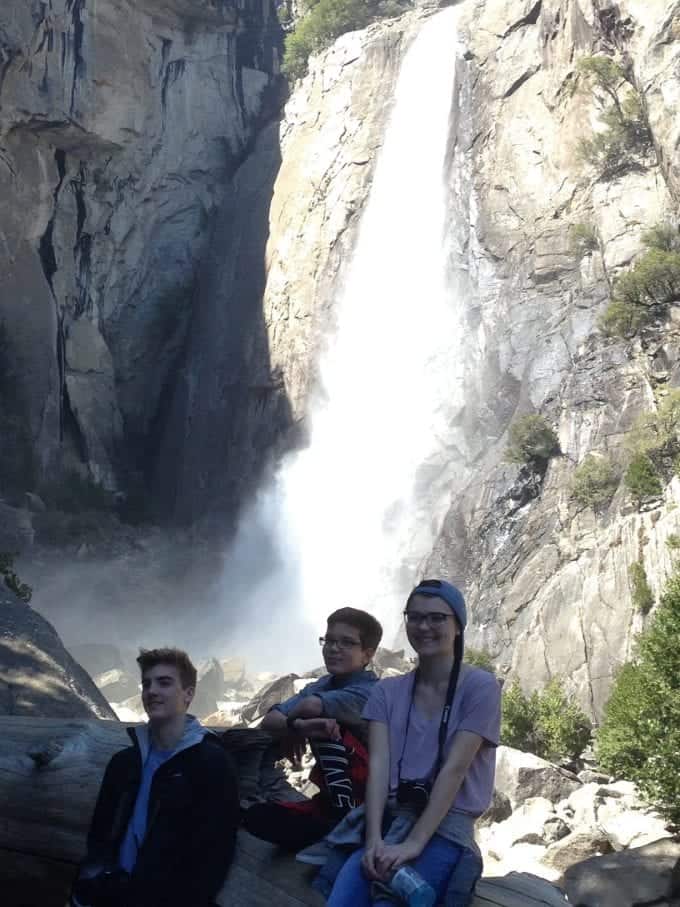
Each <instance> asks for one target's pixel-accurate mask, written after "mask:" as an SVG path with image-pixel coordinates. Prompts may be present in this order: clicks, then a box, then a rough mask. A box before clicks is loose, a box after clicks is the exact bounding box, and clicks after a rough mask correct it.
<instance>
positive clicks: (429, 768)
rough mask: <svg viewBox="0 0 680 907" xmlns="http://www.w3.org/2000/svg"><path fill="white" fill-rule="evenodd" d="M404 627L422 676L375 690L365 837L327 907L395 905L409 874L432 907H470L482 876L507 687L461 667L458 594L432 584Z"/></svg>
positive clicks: (462, 615)
mask: <svg viewBox="0 0 680 907" xmlns="http://www.w3.org/2000/svg"><path fill="white" fill-rule="evenodd" d="M404 617H405V621H406V632H407V635H408V639H409V642H410V643H411V645H412V646H413V648H414V649H415V651H416V653H417V655H418V667H417V668H416V670H415V671H412V672H411V673H409V674H405V675H403V676H401V677H394V678H389V679H386V680H383V681H381V682H380V683H378V684H376V686H375V687H374V689H373V692H372V694H371V697H370V699H369V700H368V702H367V704H366V706H365V708H364V712H363V716H364V718H366V719H368V721H369V777H368V786H367V791H366V803H365V816H366V837H365V842H364V847H363V848H361V849H359V850H357V851H356V852H355V853H353V854H352V856H351V857H349V859H348V860H347V861H346V863H345V864H344V866H343V867H342V869H341V870H340V872H339V873H338V875H337V878H336V879H335V883H334V885H333V889H332V891H331V894H330V897H329V900H328V905H329V907H364V905H366V907H368V905H371V904H393V903H394V900H393V899H390V898H389V897H386V895H387V892H386V891H385V887H384V886H386V885H388V884H389V882H390V880H391V879H392V877H393V876H394V874H395V873H396V871H397V870H399V869H400V868H401V867H402V866H404V865H408V866H409V867H411V868H412V869H413V870H415V872H416V873H417V874H418V875H419V876H420V877H421V879H422V880H424V882H425V883H427V885H429V886H430V888H431V889H432V900H431V901H430V903H434V898H436V902H437V903H439V902H440V901H443V900H444V897H445V895H446V897H447V899H446V901H445V903H446V904H447V905H452V907H454V905H455V907H463V905H465V904H467V903H468V902H469V899H470V898H471V895H472V888H473V886H474V882H475V881H476V877H478V876H479V874H481V858H480V857H479V851H478V849H477V846H476V844H475V842H474V823H475V819H476V818H477V817H478V816H480V815H481V814H482V813H483V812H484V811H485V810H486V809H487V807H488V806H489V804H490V802H491V797H492V794H493V786H494V773H495V748H496V746H497V745H498V742H499V732H500V693H501V690H500V684H499V683H498V680H497V679H496V677H495V676H494V675H493V674H491V673H489V672H487V671H484V670H481V669H480V668H475V667H472V666H470V665H466V664H463V663H462V659H463V631H464V629H465V624H466V621H467V614H466V609H465V602H464V599H463V596H462V594H461V593H460V591H459V590H458V589H457V588H456V587H455V586H453V585H451V584H450V583H447V582H444V581H440V580H424V581H423V582H421V583H420V584H419V585H418V586H416V588H415V589H414V590H413V592H411V594H410V596H409V597H408V600H407V602H406V610H405V612H404ZM470 866H472V867H473V872H472V878H470V872H469V869H470ZM457 870H458V873H457ZM457 876H458V877H457ZM463 876H466V878H463ZM381 886H382V887H381ZM447 891H448V894H447ZM454 891H457V892H458V893H457V894H454V893H453V892H454Z"/></svg>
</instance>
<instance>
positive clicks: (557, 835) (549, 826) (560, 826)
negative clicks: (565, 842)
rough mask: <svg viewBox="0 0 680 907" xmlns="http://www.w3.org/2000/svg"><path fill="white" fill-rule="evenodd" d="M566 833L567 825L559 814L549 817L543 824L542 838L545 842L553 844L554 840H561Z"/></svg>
mask: <svg viewBox="0 0 680 907" xmlns="http://www.w3.org/2000/svg"><path fill="white" fill-rule="evenodd" d="M568 834H569V826H568V825H567V823H566V822H565V821H564V820H563V819H560V817H559V816H552V817H550V818H549V819H547V820H546V823H545V825H544V826H543V840H544V841H545V842H546V844H554V843H555V841H561V840H562V838H566V836H567V835H568Z"/></svg>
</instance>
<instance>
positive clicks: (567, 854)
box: [542, 828, 612, 872]
mask: <svg viewBox="0 0 680 907" xmlns="http://www.w3.org/2000/svg"><path fill="white" fill-rule="evenodd" d="M611 849H612V848H611V844H610V843H609V839H608V838H607V836H606V835H605V834H604V832H602V831H600V830H599V829H597V828H585V829H577V830H576V831H572V832H571V833H570V834H568V835H566V836H565V837H564V838H562V839H561V840H559V841H555V843H554V844H551V845H550V847H549V848H548V849H547V850H546V852H545V854H544V855H543V858H542V859H543V863H545V865H546V866H549V867H551V868H552V869H555V870H557V871H559V872H564V871H565V869H568V868H569V867H570V866H573V865H574V863H580V862H581V860H586V859H588V857H592V856H594V855H598V856H599V855H600V854H604V853H609V852H610V851H611Z"/></svg>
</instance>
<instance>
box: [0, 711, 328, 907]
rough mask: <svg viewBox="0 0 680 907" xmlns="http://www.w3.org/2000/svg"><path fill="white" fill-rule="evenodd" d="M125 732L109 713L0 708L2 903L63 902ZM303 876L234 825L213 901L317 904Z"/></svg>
mask: <svg viewBox="0 0 680 907" xmlns="http://www.w3.org/2000/svg"><path fill="white" fill-rule="evenodd" d="M128 739H129V738H128V737H127V734H126V732H125V726H124V725H122V724H120V723H119V722H116V721H97V720H80V719H75V720H71V721H69V720H64V719H51V718H37V719H36V718H23V717H22V718H19V717H5V716H0V879H2V904H3V907H64V904H65V902H66V898H67V895H68V890H69V888H70V884H71V881H72V879H73V875H74V872H75V869H76V867H77V865H78V863H79V862H80V860H81V859H82V857H83V854H84V851H85V837H86V834H87V829H88V826H89V823H90V818H91V815H92V810H93V809H94V803H95V800H96V796H97V791H98V790H99V784H100V782H101V778H102V776H103V774H104V769H105V767H106V764H107V762H108V761H109V759H110V758H111V756H112V755H113V754H114V753H115V752H116V751H117V750H119V749H121V748H122V747H124V746H126V745H127V743H128ZM308 881H309V869H307V868H305V867H303V866H301V865H300V864H296V863H295V862H294V861H293V860H291V858H290V857H286V856H281V855H278V854H277V853H276V849H275V848H274V847H272V846H271V845H268V844H265V843H264V842H262V841H258V840H256V839H255V838H252V837H251V836H250V835H248V834H246V833H245V832H241V833H239V845H238V850H237V857H236V861H235V864H234V866H233V867H232V870H231V872H230V874H229V878H228V880H227V882H226V884H225V886H224V889H223V890H222V893H221V895H220V897H219V900H218V903H219V904H220V905H221V907H232V905H233V907H236V905H239V907H251V905H252V907H271V904H272V903H273V902H276V904H277V907H300V905H303V904H310V905H316V904H323V903H324V901H323V899H322V898H320V897H319V896H318V895H316V894H315V893H314V892H313V891H312V890H311V889H310V888H309V884H308ZM187 907H190V905H187Z"/></svg>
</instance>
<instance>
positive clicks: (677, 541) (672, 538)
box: [666, 532, 680, 551]
mask: <svg viewBox="0 0 680 907" xmlns="http://www.w3.org/2000/svg"><path fill="white" fill-rule="evenodd" d="M666 547H667V548H668V550H669V551H678V550H680V535H678V533H677V532H672V533H671V534H670V535H669V536H668V538H667V539H666Z"/></svg>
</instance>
